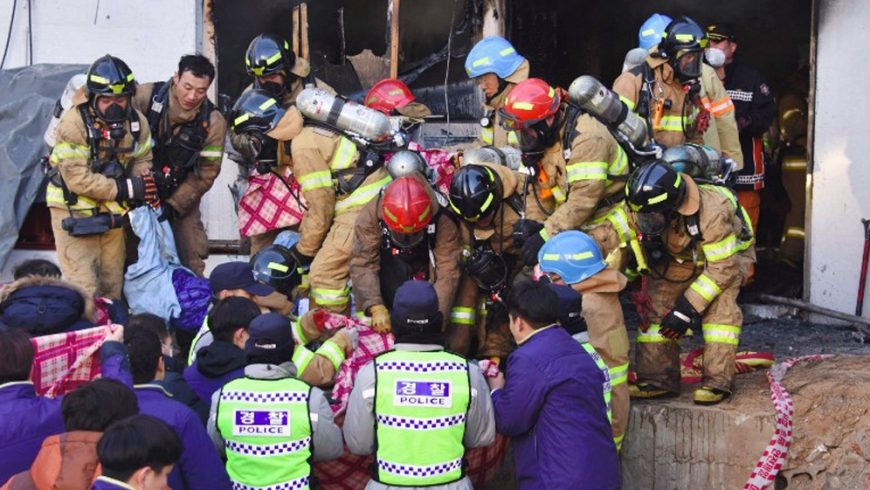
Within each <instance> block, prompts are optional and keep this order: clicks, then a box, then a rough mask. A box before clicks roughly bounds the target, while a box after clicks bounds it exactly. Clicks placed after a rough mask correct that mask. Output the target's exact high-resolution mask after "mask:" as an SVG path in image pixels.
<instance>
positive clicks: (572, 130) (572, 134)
mask: <svg viewBox="0 0 870 490" xmlns="http://www.w3.org/2000/svg"><path fill="white" fill-rule="evenodd" d="M582 114H583V110H582V109H580V106H578V105H576V104H572V103H569V104H568V107H567V108H566V109H565V132H564V134H563V136H562V156H563V157H565V160H566V161H567V160H568V159H569V158H571V142H573V141H574V138H576V137H577V136H578V135H579V134H580V131H577V119H579V118H580V116H581V115H582Z"/></svg>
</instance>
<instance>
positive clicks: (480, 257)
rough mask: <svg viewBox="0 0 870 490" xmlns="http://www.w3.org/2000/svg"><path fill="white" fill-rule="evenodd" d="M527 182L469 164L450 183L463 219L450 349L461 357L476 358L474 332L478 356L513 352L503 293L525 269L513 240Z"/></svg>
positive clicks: (453, 203) (510, 173)
mask: <svg viewBox="0 0 870 490" xmlns="http://www.w3.org/2000/svg"><path fill="white" fill-rule="evenodd" d="M522 177H523V175H522V174H520V173H518V172H514V171H512V170H510V169H508V168H506V167H502V166H499V165H490V164H480V165H474V164H469V165H464V166H462V167H460V168H459V171H457V172H456V173H455V174H454V175H453V178H452V180H451V181H450V196H449V203H450V204H449V205H450V209H451V210H452V211H453V212H454V213H455V214H456V215H457V216H458V217H459V218H460V219H461V223H460V229H461V236H462V244H463V250H462V259H461V260H462V278H461V279H460V282H459V289H458V290H457V293H456V299H455V301H454V303H453V308H452V309H451V311H450V325H449V326H448V331H447V342H448V344H447V345H448V348H449V349H450V350H452V351H453V352H456V353H458V354H462V355H468V354H469V353H471V350H472V349H471V344H472V336H473V335H472V332H474V336H475V337H476V339H477V345H478V350H477V352H476V354H477V357H481V358H485V357H503V356H505V355H507V354H508V353H510V352H511V350H513V347H512V343H511V334H510V331H509V329H508V326H507V322H506V319H507V317H506V314H507V313H506V311H502V308H500V300H499V294H500V293H503V292H504V291H505V290H506V289H507V288H508V287H509V286H510V284H511V282H512V281H513V280H514V278H515V277H516V275H517V274H518V273H519V272H520V270H521V269H522V259H521V257H520V248H519V247H518V246H517V245H516V244H515V241H514V238H513V229H514V224H515V223H516V222H517V221H518V220H519V219H520V215H521V214H522V213H523V210H524V208H525V203H524V202H523V199H522V196H521V194H520V193H519V189H521V181H522V180H521V179H522ZM493 307H494V308H495V311H492V308H493ZM484 313H486V314H484ZM499 313H501V315H499Z"/></svg>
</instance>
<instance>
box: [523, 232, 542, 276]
mask: <svg viewBox="0 0 870 490" xmlns="http://www.w3.org/2000/svg"><path fill="white" fill-rule="evenodd" d="M542 231H543V228H542V229H541V231H538V232H537V233H535V234H534V235H532V236H530V237H528V238H527V239H526V241H525V242H523V251H522V253H523V264H525V265H527V266H529V267H532V266H533V265H535V264H537V263H538V252H539V251H540V250H541V247H543V246H544V242H546V240H544V237H543V236H542V235H541V232H542Z"/></svg>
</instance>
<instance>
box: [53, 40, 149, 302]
mask: <svg viewBox="0 0 870 490" xmlns="http://www.w3.org/2000/svg"><path fill="white" fill-rule="evenodd" d="M135 86H136V82H135V79H134V78H133V73H132V72H131V71H130V68H129V67H128V66H127V64H126V63H124V62H123V61H122V60H120V59H119V58H115V57H114V56H110V55H106V56H103V57H102V58H100V59H98V60H96V61H95V62H94V63H93V64H92V65H91V66H90V68H89V69H88V72H87V82H86V86H85V91H86V93H87V102H83V103H81V104H78V105H76V106H75V107H73V108H72V109H71V110H69V111H68V112H67V113H66V114H64V116H63V117H62V119H61V121H60V123H59V124H58V127H57V144H56V145H55V147H54V149H53V150H52V152H51V157H50V164H51V169H50V171H49V184H48V188H47V190H46V202H47V205H48V207H49V208H50V210H51V228H52V231H53V232H54V240H55V246H56V248H57V257H58V261H59V263H60V268H61V270H62V271H63V274H64V277H65V278H66V279H67V280H68V281H70V282H71V283H73V284H77V285H79V286H81V287H82V288H84V289H85V290H86V291H88V293H90V294H96V295H97V296H107V297H110V298H120V297H121V286H122V283H123V278H124V257H125V245H124V230H123V228H122V226H123V224H124V219H123V215H124V214H125V213H126V212H127V211H128V210H129V209H130V208H132V207H135V206H138V205H141V204H143V203H146V202H147V203H149V204H152V205H156V204H157V203H158V201H159V200H158V197H157V187H156V185H155V183H154V179H153V178H152V177H151V173H150V172H151V132H150V131H149V129H148V124H147V121H146V119H145V116H143V115H142V113H140V112H139V111H137V110H136V109H135V108H134V107H133V105H132V100H131V99H132V97H133V93H134V91H135Z"/></svg>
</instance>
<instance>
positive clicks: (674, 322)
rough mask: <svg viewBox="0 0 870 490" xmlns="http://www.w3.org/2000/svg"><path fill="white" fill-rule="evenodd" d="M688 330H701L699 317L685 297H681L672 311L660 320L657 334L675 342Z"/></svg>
mask: <svg viewBox="0 0 870 490" xmlns="http://www.w3.org/2000/svg"><path fill="white" fill-rule="evenodd" d="M689 328H692V329H695V330H697V329H699V328H701V315H700V313H698V311H697V310H695V307H694V306H692V303H689V300H687V299H686V297H685V296H681V297H680V299H679V300H678V301H677V304H676V306H674V309H672V310H671V311H669V312H668V314H667V315H665V317H664V318H662V323H661V328H660V329H659V333H661V334H662V336H664V337H667V338H669V339H671V340H677V339H678V338H680V337H682V336H683V335H685V334H686V331H687V330H688V329H689Z"/></svg>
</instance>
